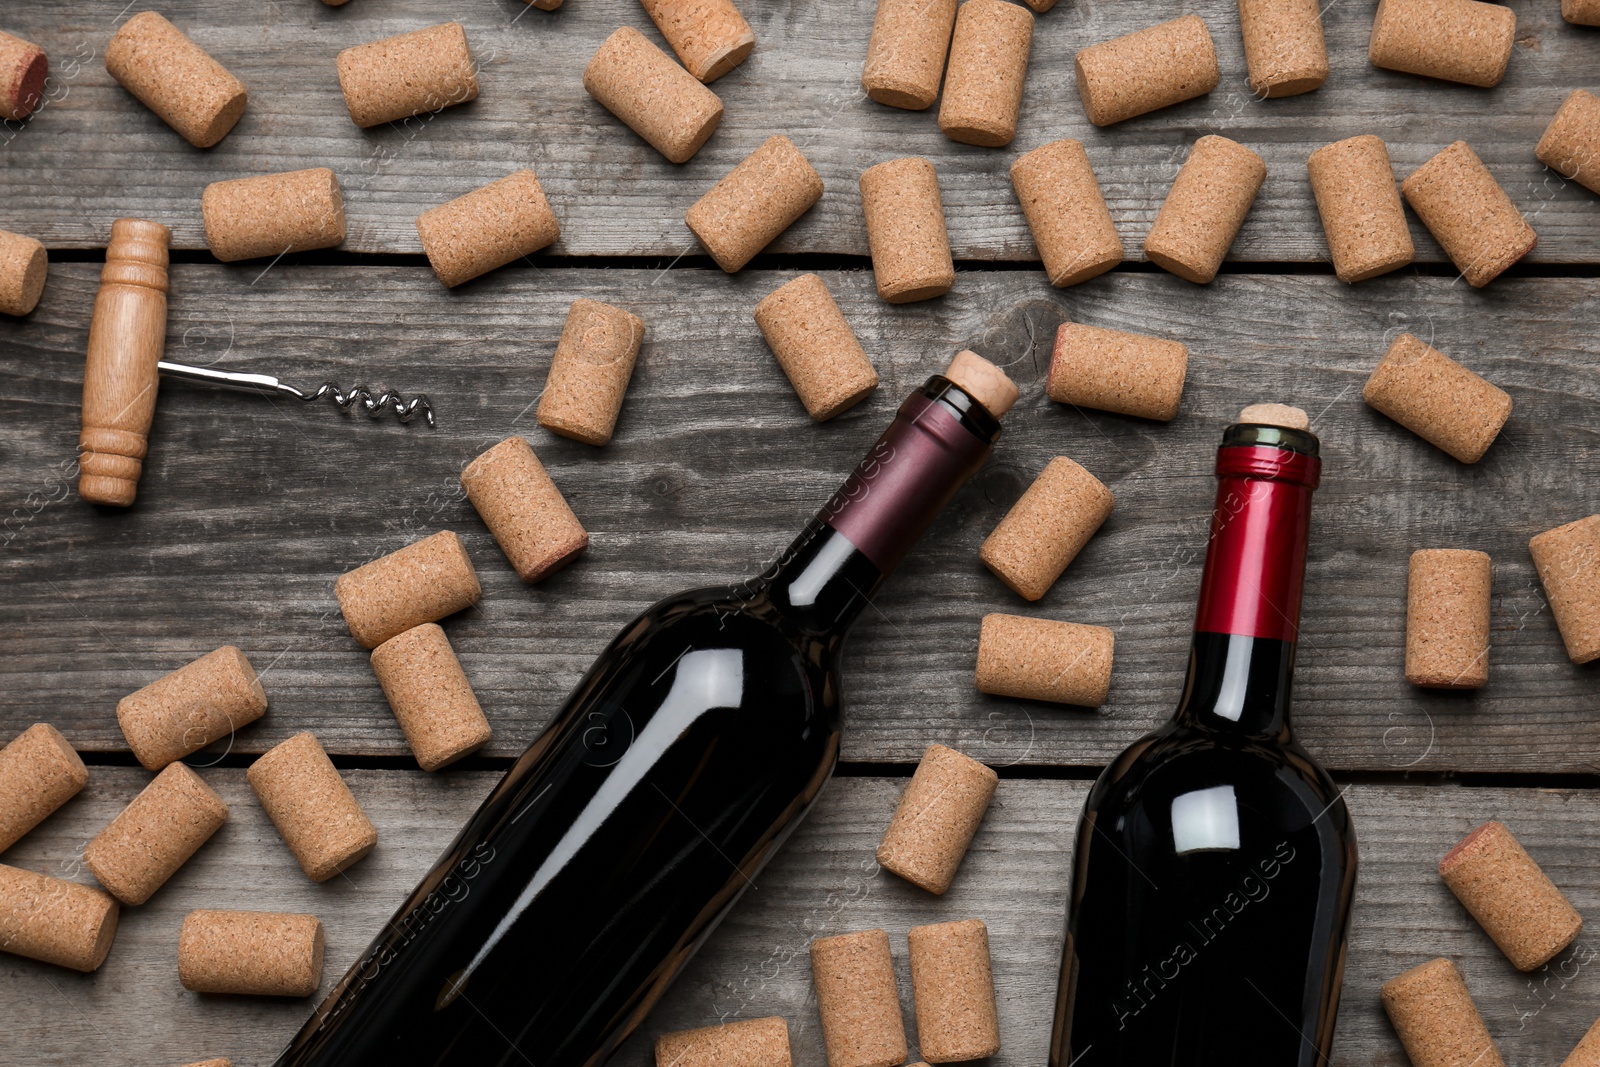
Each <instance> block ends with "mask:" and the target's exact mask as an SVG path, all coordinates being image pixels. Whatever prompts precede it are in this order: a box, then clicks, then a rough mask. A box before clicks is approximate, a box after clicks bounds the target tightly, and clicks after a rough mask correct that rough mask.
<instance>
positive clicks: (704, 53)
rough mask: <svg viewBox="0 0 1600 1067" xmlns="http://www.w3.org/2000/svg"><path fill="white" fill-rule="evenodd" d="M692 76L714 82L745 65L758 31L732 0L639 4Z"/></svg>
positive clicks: (647, 0)
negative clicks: (741, 64)
mask: <svg viewBox="0 0 1600 1067" xmlns="http://www.w3.org/2000/svg"><path fill="white" fill-rule="evenodd" d="M640 3H642V4H644V10H645V14H647V15H649V16H650V21H651V22H654V23H655V24H656V29H658V30H660V31H661V36H663V37H665V38H666V39H667V43H668V44H670V45H671V46H672V50H673V51H674V52H676V53H678V58H679V59H680V60H682V61H683V65H684V67H686V68H687V69H688V71H689V73H690V74H693V75H694V76H695V77H696V78H699V79H700V80H701V81H702V82H708V83H709V82H714V81H716V80H717V79H718V78H720V77H722V76H723V75H724V74H726V73H728V71H730V70H732V69H733V68H734V67H737V66H738V65H739V64H740V63H743V62H744V61H745V57H746V56H748V55H749V54H750V50H751V49H752V48H754V47H755V46H756V35H755V31H754V30H752V29H751V28H750V23H748V22H746V21H745V18H744V16H743V15H741V14H739V9H738V8H737V7H734V6H733V0H640Z"/></svg>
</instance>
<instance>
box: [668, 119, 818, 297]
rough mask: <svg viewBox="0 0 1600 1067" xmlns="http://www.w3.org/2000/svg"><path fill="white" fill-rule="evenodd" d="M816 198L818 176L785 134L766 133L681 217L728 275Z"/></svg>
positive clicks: (785, 227)
mask: <svg viewBox="0 0 1600 1067" xmlns="http://www.w3.org/2000/svg"><path fill="white" fill-rule="evenodd" d="M821 199H822V176H821V175H819V174H818V173H817V172H816V169H815V168H813V167H812V166H811V164H810V163H808V162H807V161H806V157H805V156H803V155H801V154H800V149H798V148H796V147H795V146H794V142H793V141H791V140H789V138H787V137H782V136H776V137H769V138H767V139H766V141H764V142H763V143H762V145H761V147H760V148H757V149H756V150H755V151H754V152H751V153H750V155H749V156H747V157H745V160H744V162H742V163H740V164H739V165H738V166H737V167H734V168H733V170H731V171H729V172H728V174H727V176H726V177H724V178H723V179H722V180H721V181H719V182H718V183H717V184H716V185H713V186H712V187H711V188H710V190H708V191H707V192H706V195H704V196H702V197H701V198H700V199H699V200H697V201H695V203H694V206H693V207H691V208H689V210H688V211H687V212H686V213H685V214H684V216H683V221H684V222H686V223H688V224H689V229H690V230H692V231H694V235H695V237H696V238H698V239H699V241H700V243H701V244H702V245H704V246H705V250H706V251H707V252H710V253H711V258H712V259H714V260H716V261H717V266H719V267H721V268H722V269H723V270H725V271H727V272H728V273H729V274H733V273H734V272H736V271H737V270H739V268H740V267H743V266H744V265H745V264H746V263H748V262H750V258H751V257H752V256H754V255H755V254H756V253H757V252H759V251H761V250H762V249H763V248H765V247H767V245H769V244H771V243H772V242H773V241H774V240H775V239H776V238H777V236H778V235H779V234H780V233H782V232H783V231H784V230H787V229H788V228H789V227H790V226H792V225H793V224H794V222H795V220H796V219H798V218H799V217H800V216H801V215H804V214H805V213H806V212H807V211H809V210H810V209H811V205H812V204H815V203H816V202H817V201H818V200H821Z"/></svg>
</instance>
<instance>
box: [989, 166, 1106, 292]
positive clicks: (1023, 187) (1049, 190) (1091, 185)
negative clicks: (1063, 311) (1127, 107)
mask: <svg viewBox="0 0 1600 1067" xmlns="http://www.w3.org/2000/svg"><path fill="white" fill-rule="evenodd" d="M1011 187H1012V188H1013V189H1015V190H1016V192H1017V202H1018V203H1020V204H1021V205H1022V213H1023V215H1025V216H1026V217H1027V219H1028V229H1029V230H1031V231H1033V243H1034V245H1035V246H1036V247H1037V248H1038V249H1039V258H1040V259H1042V260H1044V270H1045V273H1046V274H1048V275H1049V276H1050V284H1051V285H1054V286H1056V287H1057V288H1064V287H1066V286H1068V285H1077V284H1078V283H1079V282H1086V281H1088V280H1089V279H1090V278H1094V277H1098V276H1099V275H1101V274H1104V273H1105V272H1106V271H1108V270H1110V269H1111V268H1112V267H1115V266H1116V265H1117V264H1118V263H1121V262H1122V240H1121V238H1119V237H1118V236H1117V227H1116V224H1115V223H1113V222H1112V221H1111V209H1110V208H1108V207H1106V198H1105V197H1104V196H1103V195H1101V192H1100V183H1099V182H1098V181H1096V180H1095V176H1094V169H1093V168H1092V167H1090V166H1089V155H1088V153H1087V152H1085V151H1084V150H1083V142H1081V141H1074V140H1073V139H1072V138H1070V137H1068V138H1064V139H1063V140H1060V141H1052V142H1050V143H1049V144H1047V145H1044V146H1043V147H1040V148H1035V149H1034V150H1033V151H1032V152H1029V153H1027V154H1026V155H1023V156H1020V157H1018V159H1017V161H1016V162H1015V163H1013V164H1011Z"/></svg>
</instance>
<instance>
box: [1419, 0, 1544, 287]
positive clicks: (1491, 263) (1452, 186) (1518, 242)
mask: <svg viewBox="0 0 1600 1067" xmlns="http://www.w3.org/2000/svg"><path fill="white" fill-rule="evenodd" d="M1472 2H1476V0H1472ZM1400 191H1401V192H1402V193H1404V194H1405V198H1406V203H1408V204H1410V205H1411V210H1413V211H1415V212H1416V213H1417V218H1419V219H1421V220H1422V224H1423V225H1424V226H1426V227H1428V232H1429V233H1431V234H1433V237H1434V240H1436V241H1438V242H1439V246H1440V247H1441V248H1443V249H1444V251H1445V254H1446V255H1448V256H1449V257H1450V261H1451V262H1452V263H1454V264H1455V265H1456V269H1457V270H1459V271H1460V272H1461V276H1462V277H1463V278H1465V279H1466V280H1467V283H1468V284H1469V285H1471V286H1473V287H1474V288H1482V287H1483V286H1485V285H1488V284H1489V283H1490V282H1492V281H1494V280H1495V279H1496V278H1498V277H1499V276H1500V275H1501V273H1503V272H1504V271H1505V269H1506V268H1507V267H1509V266H1511V264H1513V263H1515V262H1516V261H1517V260H1519V259H1521V258H1522V257H1523V256H1525V255H1527V254H1528V253H1529V252H1532V251H1533V246H1534V245H1536V244H1538V243H1539V237H1538V235H1537V234H1535V233H1534V232H1533V227H1532V226H1529V225H1528V220H1527V219H1524V218H1523V217H1522V212H1520V211H1518V210H1517V206H1516V205H1515V204H1513V203H1512V202H1511V198H1510V197H1509V196H1507V195H1506V191H1505V190H1504V189H1502V188H1501V187H1500V183H1499V182H1497V181H1495V180H1494V175H1492V174H1490V173H1489V168H1487V167H1485V166H1484V165H1483V161H1482V160H1480V159H1479V158H1478V155H1477V153H1476V152H1474V151H1473V150H1472V149H1471V148H1469V147H1467V142H1465V141H1457V142H1456V143H1455V144H1453V145H1451V146H1450V147H1449V148H1446V149H1445V150H1444V151H1442V152H1440V153H1439V154H1438V155H1436V156H1434V157H1433V158H1432V159H1430V160H1428V161H1427V162H1426V163H1424V164H1423V165H1422V166H1420V167H1418V168H1417V169H1416V170H1414V171H1412V172H1411V176H1410V177H1409V178H1407V179H1406V180H1405V181H1403V182H1401V183H1400Z"/></svg>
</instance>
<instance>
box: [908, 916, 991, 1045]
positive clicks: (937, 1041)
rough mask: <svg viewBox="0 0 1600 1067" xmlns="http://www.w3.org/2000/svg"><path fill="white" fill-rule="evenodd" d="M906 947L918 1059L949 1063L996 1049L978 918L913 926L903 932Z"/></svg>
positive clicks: (984, 936) (984, 933)
mask: <svg viewBox="0 0 1600 1067" xmlns="http://www.w3.org/2000/svg"><path fill="white" fill-rule="evenodd" d="M906 947H907V948H908V949H909V950H910V956H911V985H912V990H913V992H914V994H915V998H916V1003H917V1045H918V1047H919V1049H920V1050H921V1052H922V1058H923V1059H924V1060H926V1061H927V1062H929V1063H953V1062H959V1061H961V1060H979V1059H983V1058H984V1057H985V1056H993V1055H994V1054H995V1053H996V1052H999V1051H1000V1016H999V1012H998V1011H997V1010H996V1009H995V1001H994V975H993V974H992V973H991V971H990V969H989V928H988V927H987V926H985V925H984V924H983V922H982V920H980V919H966V920H964V921H962V922H951V923H935V924H933V925H931V926H913V927H912V928H911V929H909V930H907V931H906Z"/></svg>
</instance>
